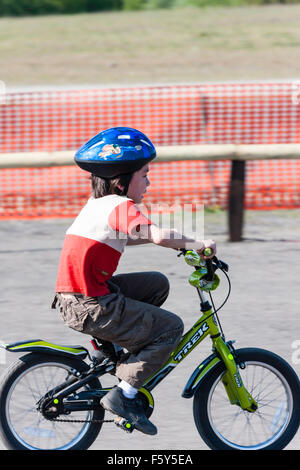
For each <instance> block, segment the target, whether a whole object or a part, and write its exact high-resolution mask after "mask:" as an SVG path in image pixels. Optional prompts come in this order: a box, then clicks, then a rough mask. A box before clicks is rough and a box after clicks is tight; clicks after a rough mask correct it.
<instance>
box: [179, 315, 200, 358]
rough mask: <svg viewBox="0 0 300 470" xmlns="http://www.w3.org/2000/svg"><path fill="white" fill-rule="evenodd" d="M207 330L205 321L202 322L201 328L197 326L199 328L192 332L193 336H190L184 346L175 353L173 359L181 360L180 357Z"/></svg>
mask: <svg viewBox="0 0 300 470" xmlns="http://www.w3.org/2000/svg"><path fill="white" fill-rule="evenodd" d="M207 330H208V325H207V323H203V325H202V326H201V328H199V330H198V331H197V332H196V333H195V334H194V336H192V338H191V339H190V340H189V341H188V342H187V343H186V344H185V345H184V347H183V348H182V349H181V350H180V351H179V353H178V354H176V356H174V360H175V361H181V359H183V357H184V356H186V354H187V353H188V352H189V350H190V349H192V347H193V346H194V344H195V343H197V341H198V340H199V339H200V338H201V336H203V334H204V333H205V331H207Z"/></svg>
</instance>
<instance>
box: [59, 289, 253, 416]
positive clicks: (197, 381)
mask: <svg viewBox="0 0 300 470" xmlns="http://www.w3.org/2000/svg"><path fill="white" fill-rule="evenodd" d="M197 290H198V294H199V297H200V299H201V312H202V315H201V317H200V318H199V319H198V320H197V321H196V323H195V324H194V325H193V326H192V327H191V328H190V330H188V331H187V332H186V333H185V334H184V336H183V337H182V339H181V341H180V342H179V344H178V346H177V347H176V349H175V350H174V351H173V352H172V354H171V355H170V357H169V359H168V360H167V361H166V363H165V364H164V365H163V366H162V367H161V368H160V369H159V370H158V371H157V372H156V373H155V374H153V375H152V376H151V377H149V378H148V379H147V380H146V382H145V383H144V384H143V387H141V389H140V391H141V392H142V393H143V394H144V395H146V396H147V397H148V400H149V405H150V406H151V407H153V399H152V396H151V393H149V392H151V391H152V390H153V389H154V388H155V387H156V386H157V385H158V384H159V383H160V382H161V381H162V380H163V379H164V378H165V377H166V376H167V375H168V374H169V373H170V372H172V370H174V368H175V367H176V366H177V365H178V364H180V363H181V362H182V361H183V360H184V359H185V358H186V357H187V356H188V355H189V354H190V353H191V351H192V350H193V349H195V348H196V347H197V346H198V345H199V344H200V343H201V342H202V341H203V340H204V339H205V338H206V337H207V336H208V335H210V337H211V340H212V345H213V348H212V349H213V354H211V355H210V356H209V357H207V358H206V359H205V360H204V361H203V362H202V364H200V366H199V367H197V369H196V370H195V371H194V373H193V374H192V376H191V377H190V379H189V381H188V382H187V384H186V386H185V389H184V391H183V393H182V396H183V397H184V398H190V397H192V396H193V395H194V393H195V391H196V390H197V388H198V387H199V386H200V385H201V383H202V381H203V380H204V378H205V376H206V374H208V373H209V372H211V371H212V370H213V368H214V367H216V366H217V365H218V364H220V363H221V362H223V363H224V364H225V369H226V371H225V372H224V374H223V377H222V383H223V385H224V387H225V390H226V392H227V395H228V398H229V400H230V403H231V404H236V405H239V406H240V407H241V408H242V409H244V410H247V411H249V412H254V411H255V410H256V409H257V404H256V402H255V400H254V399H253V398H252V396H251V395H250V394H249V392H248V391H247V390H246V388H245V387H244V385H243V381H242V378H241V376H240V374H239V371H238V366H237V362H236V358H235V352H234V350H233V348H232V345H231V342H228V343H226V342H225V340H224V339H223V338H222V335H221V332H220V329H219V326H218V323H217V321H216V319H215V315H214V312H213V311H212V307H211V305H210V303H209V302H208V301H207V300H206V298H205V294H204V293H203V292H201V290H200V289H197ZM111 369H113V366H112V365H109V364H108V367H106V366H105V365H100V366H98V367H97V366H96V368H95V369H94V371H91V372H90V373H87V374H85V375H84V377H83V378H79V377H78V378H77V379H76V378H75V377H73V378H72V379H71V380H70V381H69V382H68V384H64V385H63V384H62V385H61V386H58V387H56V390H55V394H54V395H52V394H51V396H52V398H58V399H59V401H60V402H61V401H62V399H63V398H66V397H68V396H69V395H70V394H71V393H73V392H76V390H77V389H79V388H80V387H81V386H82V385H84V384H85V383H88V382H89V381H90V380H91V379H93V378H95V377H100V376H101V375H103V374H105V373H107V372H109V371H110V370H111ZM109 390H111V387H108V388H107V387H106V388H103V389H99V390H90V391H84V392H79V394H78V398H79V397H80V398H81V400H89V399H91V398H93V397H95V396H97V397H99V398H101V397H102V396H104V395H105V394H106V393H107V392H108V391H109ZM68 401H69V400H68ZM69 406H70V408H69V409H70V411H75V410H76V409H81V410H82V409H93V408H94V405H89V406H87V405H84V404H83V403H82V402H81V405H79V407H77V405H76V404H75V403H74V401H73V400H72V399H71V400H70V401H69Z"/></svg>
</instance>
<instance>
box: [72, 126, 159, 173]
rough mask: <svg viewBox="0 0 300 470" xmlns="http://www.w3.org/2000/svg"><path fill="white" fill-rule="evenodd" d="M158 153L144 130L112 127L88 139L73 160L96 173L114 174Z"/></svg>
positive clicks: (132, 169) (139, 165)
mask: <svg viewBox="0 0 300 470" xmlns="http://www.w3.org/2000/svg"><path fill="white" fill-rule="evenodd" d="M155 156H156V151H155V147H154V145H153V144H152V142H151V141H150V140H149V139H148V137H146V136H145V134H143V133H142V132H140V131H138V130H136V129H132V128H130V127H113V128H111V129H106V130H105V131H102V132H100V134H97V135H96V136H95V137H92V138H91V139H90V140H89V141H88V142H86V143H85V144H84V145H83V146H82V147H81V148H80V149H79V150H78V151H77V152H76V154H75V157H74V160H75V162H76V163H77V165H78V166H80V168H82V169H83V170H86V171H89V172H90V173H92V174H94V175H96V176H100V177H101V178H115V177H117V176H119V175H123V174H127V173H133V172H135V171H137V170H139V169H140V168H142V167H143V166H144V165H146V163H148V162H150V161H151V160H153V159H154V158H155Z"/></svg>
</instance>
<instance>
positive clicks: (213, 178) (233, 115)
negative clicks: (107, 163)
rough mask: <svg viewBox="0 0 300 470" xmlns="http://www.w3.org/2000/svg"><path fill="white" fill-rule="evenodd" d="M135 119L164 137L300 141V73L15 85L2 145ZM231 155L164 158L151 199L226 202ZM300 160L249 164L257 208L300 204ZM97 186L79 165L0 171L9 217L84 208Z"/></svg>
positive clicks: (4, 108)
mask: <svg viewBox="0 0 300 470" xmlns="http://www.w3.org/2000/svg"><path fill="white" fill-rule="evenodd" d="M113 126H129V127H135V128H138V129H140V130H141V131H143V132H145V133H146V134H147V135H148V136H149V137H150V138H151V139H152V141H153V142H154V144H155V145H158V146H162V145H169V146H171V145H194V144H276V143H300V105H299V103H298V97H297V90H296V94H295V84H294V83H292V82H291V83H245V84H238V83H237V84H199V85H190V86H185V85H179V86H175V85H174V86H173V85H172V86H153V87H132V88H131V87H128V88H123V87H119V88H103V89H94V90H86V89H80V90H50V91H47V92H45V91H40V92H22V93H21V92H18V93H7V94H6V95H5V99H4V100H2V102H1V104H0V158H1V153H9V152H11V153H14V152H40V151H63V150H75V149H77V148H78V147H79V146H81V145H82V143H83V142H85V141H86V140H87V139H89V138H90V137H91V136H93V135H95V134H96V133H98V132H100V131H101V130H103V129H105V128H109V127H113ZM230 166H231V165H230V162H229V161H214V162H207V161H206V162H204V161H180V162H175V161H174V162H168V163H167V162H166V163H164V162H157V163H155V162H154V163H153V164H152V165H151V173H150V176H151V180H152V181H151V186H150V188H149V193H148V194H147V197H146V198H145V203H146V202H147V203H155V204H162V205H163V204H169V205H170V204H182V203H200V204H205V205H211V204H218V205H220V206H221V207H224V208H226V206H227V199H228V183H229V179H230ZM299 182H300V160H256V161H248V162H247V165H246V200H245V207H246V208H248V209H251V208H252V209H274V208H295V207H300V195H299ZM89 193H90V183H89V179H88V174H87V173H85V172H82V171H81V170H80V169H78V168H77V167H75V166H74V167H73V166H66V167H51V168H15V169H2V170H1V171H0V197H1V204H0V218H2V219H7V218H22V217H26V218H29V217H74V215H76V214H77V213H78V211H79V210H80V208H81V207H82V205H83V203H84V201H86V199H87V197H88V196H89Z"/></svg>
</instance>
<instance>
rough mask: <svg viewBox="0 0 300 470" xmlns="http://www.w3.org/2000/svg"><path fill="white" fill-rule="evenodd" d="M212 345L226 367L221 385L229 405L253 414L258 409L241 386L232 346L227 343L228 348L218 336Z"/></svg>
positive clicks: (236, 360)
mask: <svg viewBox="0 0 300 470" xmlns="http://www.w3.org/2000/svg"><path fill="white" fill-rule="evenodd" d="M213 343H214V347H215V349H216V351H217V352H218V355H219V356H220V358H221V359H222V361H223V362H224V364H225V367H226V372H225V374H224V375H223V377H222V383H223V385H224V387H225V390H226V393H227V396H228V398H229V401H230V403H231V404H232V405H239V406H240V407H241V408H242V409H243V410H247V411H249V412H250V413H253V412H255V411H256V410H257V408H258V405H257V402H256V401H255V400H254V398H253V397H252V396H251V394H250V393H249V392H248V390H247V389H246V388H245V386H244V384H243V380H242V377H241V375H240V373H239V368H238V365H241V364H239V363H238V358H236V357H235V354H234V350H233V348H232V345H231V344H230V343H229V344H230V347H229V346H228V344H226V343H225V342H224V341H223V339H222V338H221V337H220V336H219V337H218V338H216V339H215V340H213Z"/></svg>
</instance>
